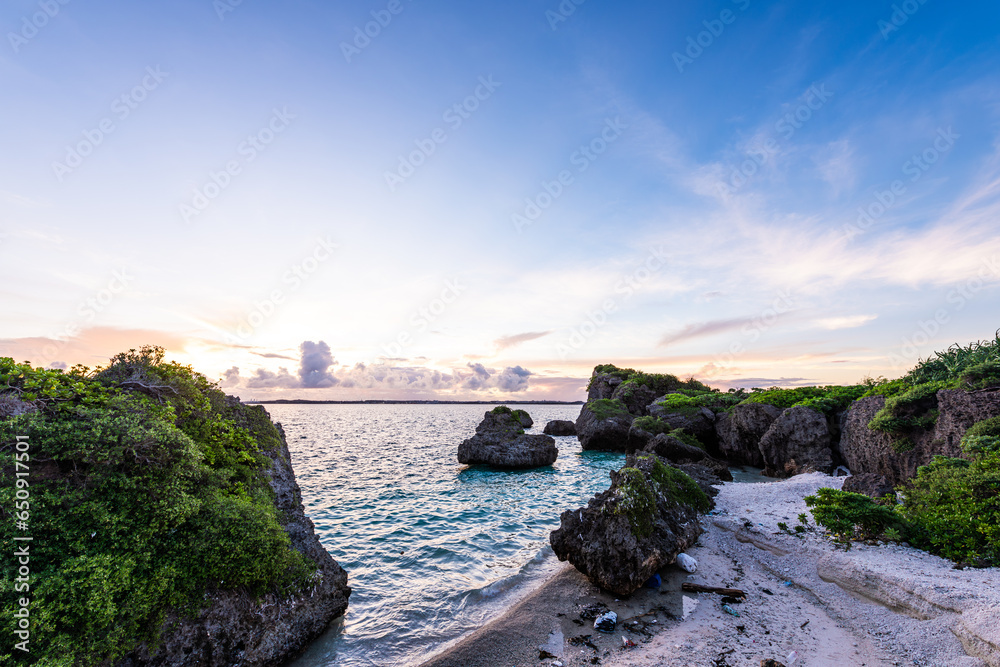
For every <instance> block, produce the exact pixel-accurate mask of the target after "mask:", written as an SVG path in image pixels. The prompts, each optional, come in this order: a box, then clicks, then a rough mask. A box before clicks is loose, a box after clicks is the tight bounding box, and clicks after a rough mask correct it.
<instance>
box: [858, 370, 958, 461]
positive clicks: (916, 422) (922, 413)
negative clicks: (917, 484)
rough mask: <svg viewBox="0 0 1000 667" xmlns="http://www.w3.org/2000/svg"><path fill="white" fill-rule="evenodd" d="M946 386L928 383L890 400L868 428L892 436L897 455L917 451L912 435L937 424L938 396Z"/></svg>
mask: <svg viewBox="0 0 1000 667" xmlns="http://www.w3.org/2000/svg"><path fill="white" fill-rule="evenodd" d="M946 386H947V383H946V382H926V383H924V384H919V385H916V386H914V387H911V388H909V389H907V390H906V391H903V392H902V393H897V394H895V395H893V396H891V397H890V398H887V399H886V401H885V405H884V406H883V407H882V409H881V410H879V411H878V412H877V413H875V416H874V417H872V419H871V421H869V422H868V428H870V429H872V430H874V431H882V432H883V433H888V434H890V435H892V436H893V441H892V447H893V449H894V450H896V451H897V452H905V451H909V450H910V449H912V448H913V440H912V438H911V435H912V433H913V432H915V431H918V430H923V429H929V428H932V427H933V426H934V424H936V423H937V419H938V411H937V409H936V408H937V392H938V391H940V390H941V389H944V388H945V387H946Z"/></svg>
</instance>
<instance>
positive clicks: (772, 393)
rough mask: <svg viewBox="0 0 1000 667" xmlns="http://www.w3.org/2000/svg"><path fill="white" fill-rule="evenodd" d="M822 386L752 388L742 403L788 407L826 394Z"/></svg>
mask: <svg viewBox="0 0 1000 667" xmlns="http://www.w3.org/2000/svg"><path fill="white" fill-rule="evenodd" d="M826 393H827V392H826V389H825V388H823V387H798V388H796V389H779V388H777V387H773V388H771V389H754V390H753V392H752V393H751V394H750V395H749V396H748V397H747V398H746V400H745V401H743V402H744V403H766V404H768V405H773V406H774V407H776V408H782V409H784V408H790V407H792V406H794V405H798V404H799V403H801V402H802V401H805V400H808V399H811V398H818V397H822V396H825V395H826Z"/></svg>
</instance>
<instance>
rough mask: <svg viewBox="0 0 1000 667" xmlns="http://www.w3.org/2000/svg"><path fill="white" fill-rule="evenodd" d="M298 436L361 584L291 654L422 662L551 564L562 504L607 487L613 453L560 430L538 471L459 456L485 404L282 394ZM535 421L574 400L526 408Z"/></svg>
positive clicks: (358, 661) (303, 660) (312, 485)
mask: <svg viewBox="0 0 1000 667" xmlns="http://www.w3.org/2000/svg"><path fill="white" fill-rule="evenodd" d="M267 408H268V411H269V412H270V413H271V415H272V417H273V418H274V419H275V421H279V422H282V424H283V425H284V426H285V431H286V433H287V435H288V444H289V449H290V450H291V454H292V463H293V465H294V467H295V474H296V477H297V478H298V481H299V485H300V486H301V487H302V499H303V504H304V506H305V508H306V513H307V514H308V515H309V517H310V518H311V519H312V520H313V522H314V523H315V525H316V532H317V534H318V535H319V538H320V540H321V541H322V543H323V545H324V546H325V547H326V548H327V550H328V551H329V552H330V553H331V554H332V555H333V557H334V558H336V559H337V561H338V562H339V563H340V564H341V565H342V566H343V567H344V568H345V569H347V571H348V573H349V575H350V584H351V587H352V588H353V589H354V592H353V593H352V595H351V600H350V607H349V609H348V612H347V614H346V616H345V617H344V618H343V619H340V620H338V621H335V622H334V623H333V624H332V625H331V627H330V629H329V630H328V631H327V632H326V633H325V634H324V635H323V636H322V637H321V638H320V639H319V640H317V641H316V642H315V643H314V644H313V645H312V646H311V647H310V648H309V649H308V650H307V651H306V652H305V654H303V655H302V656H301V657H300V658H298V659H297V660H296V661H295V662H293V663H292V664H293V665H294V666H295V667H321V666H327V665H337V666H338V667H341V666H342V667H386V666H389V665H407V664H412V663H414V662H420V661H421V660H422V659H423V658H425V657H426V655H427V653H428V652H429V651H432V650H434V649H435V648H437V647H439V646H440V645H441V644H443V643H445V642H448V641H450V640H452V639H455V638H456V637H459V636H461V635H463V634H465V633H466V632H469V631H471V630H473V629H475V628H477V627H480V626H481V625H482V624H483V623H484V622H485V621H486V620H487V619H488V618H489V617H491V616H492V615H494V614H495V613H496V612H497V610H498V609H499V608H501V607H503V606H504V605H505V604H506V603H507V601H508V599H509V597H510V596H511V595H512V594H516V593H517V592H518V590H519V589H521V588H523V587H524V586H525V585H527V584H529V583H530V582H531V581H533V580H536V579H538V578H539V577H542V576H544V575H545V574H546V573H547V572H550V571H551V570H552V568H553V566H554V556H553V555H552V550H551V548H550V547H549V546H548V535H549V532H550V531H552V530H554V529H555V528H556V527H557V526H558V525H559V514H560V513H561V512H562V511H563V510H566V509H571V508H574V507H578V506H580V505H583V504H585V503H586V501H587V500H588V499H589V498H590V497H591V496H593V495H594V494H595V493H596V492H598V491H601V490H603V489H605V488H607V486H608V484H609V480H608V471H609V470H613V469H617V468H618V467H619V466H620V465H621V459H622V457H621V456H620V455H616V454H605V453H599V452H581V450H580V444H579V442H578V441H577V439H576V438H575V437H561V438H556V441H557V446H558V447H559V459H558V460H557V461H556V462H555V464H554V465H552V466H551V467H547V468H539V469H536V470H528V471H518V472H501V471H496V470H492V469H488V468H481V467H471V468H466V467H465V466H462V465H459V464H458V463H457V462H456V459H455V452H456V450H457V447H458V444H459V443H460V442H461V441H462V440H463V439H465V438H467V437H469V436H470V435H471V434H472V433H473V432H474V431H475V427H476V424H478V423H479V421H480V420H481V419H482V415H483V412H485V411H486V410H487V409H488V408H489V406H478V405H476V406H468V405H309V406H303V405H273V406H267ZM527 409H528V410H529V411H530V413H531V416H532V417H533V418H534V419H535V422H536V424H537V427H536V428H533V429H531V430H530V431H529V432H532V433H540V432H541V427H543V426H544V425H545V423H546V422H547V421H549V420H552V419H571V420H572V419H575V418H576V415H577V414H578V413H579V407H577V406H528V407H527Z"/></svg>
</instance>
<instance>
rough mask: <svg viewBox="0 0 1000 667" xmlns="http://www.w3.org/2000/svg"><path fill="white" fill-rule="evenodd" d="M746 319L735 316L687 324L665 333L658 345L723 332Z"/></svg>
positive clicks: (738, 326) (746, 320)
mask: <svg viewBox="0 0 1000 667" xmlns="http://www.w3.org/2000/svg"><path fill="white" fill-rule="evenodd" d="M748 321H749V318H746V317H737V318H732V319H723V320H713V321H711V322H700V323H696V324H688V325H687V326H685V327H684V328H682V329H681V330H680V331H675V332H673V333H669V334H667V335H665V336H664V337H663V338H661V339H660V342H659V347H665V346H667V345H673V344H675V343H680V342H683V341H686V340H694V339H696V338H704V337H706V336H713V335H715V334H718V333H723V332H725V331H733V330H734V329H739V328H740V327H741V326H743V325H744V324H746V323H747V322H748Z"/></svg>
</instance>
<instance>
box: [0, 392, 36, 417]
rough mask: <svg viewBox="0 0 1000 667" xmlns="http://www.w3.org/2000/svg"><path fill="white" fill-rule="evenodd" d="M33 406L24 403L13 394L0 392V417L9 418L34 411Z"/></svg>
mask: <svg viewBox="0 0 1000 667" xmlns="http://www.w3.org/2000/svg"><path fill="white" fill-rule="evenodd" d="M35 409H36V408H35V406H34V405H32V404H31V403H25V402H24V401H22V400H21V399H19V398H18V397H17V396H14V395H13V394H0V419H10V418H11V417H18V416H20V415H24V414H28V413H29V412H34V411H35Z"/></svg>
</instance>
